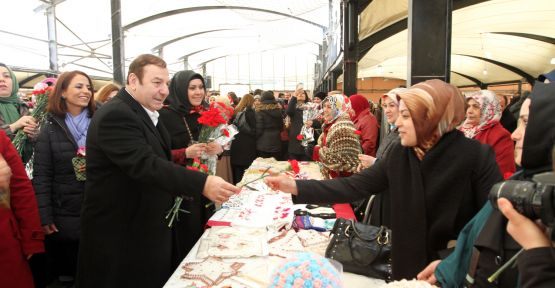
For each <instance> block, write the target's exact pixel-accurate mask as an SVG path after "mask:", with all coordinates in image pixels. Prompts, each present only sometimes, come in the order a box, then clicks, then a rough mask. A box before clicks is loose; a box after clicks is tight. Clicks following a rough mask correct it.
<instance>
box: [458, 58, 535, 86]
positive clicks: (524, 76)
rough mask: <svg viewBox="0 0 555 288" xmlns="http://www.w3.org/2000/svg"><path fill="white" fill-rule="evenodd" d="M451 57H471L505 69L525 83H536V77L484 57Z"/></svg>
mask: <svg viewBox="0 0 555 288" xmlns="http://www.w3.org/2000/svg"><path fill="white" fill-rule="evenodd" d="M453 55H459V56H466V57H471V58H474V59H479V60H482V61H486V62H488V63H491V64H495V65H497V66H499V67H502V68H505V69H507V70H509V71H511V72H513V73H515V74H517V75H519V76H521V77H522V78H524V79H526V81H527V82H528V83H530V84H534V82H536V77H534V76H532V75H530V74H528V73H526V72H524V71H523V70H521V69H519V68H517V67H515V66H511V65H509V64H506V63H503V62H499V61H495V60H492V59H488V58H485V57H480V56H474V55H467V54H453Z"/></svg>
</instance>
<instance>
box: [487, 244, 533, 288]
mask: <svg viewBox="0 0 555 288" xmlns="http://www.w3.org/2000/svg"><path fill="white" fill-rule="evenodd" d="M522 251H524V248H522V249H520V251H518V253H516V254H515V255H514V256H513V257H512V258H511V259H509V261H507V263H505V264H503V266H501V268H499V269H498V270H497V271H495V273H493V274H492V275H491V276H489V278H488V282H489V283H493V281H495V280H496V279H497V278H499V275H501V273H503V271H505V270H506V269H507V268H509V266H511V265H512V264H513V263H515V261H516V258H518V255H520V254H521V253H522Z"/></svg>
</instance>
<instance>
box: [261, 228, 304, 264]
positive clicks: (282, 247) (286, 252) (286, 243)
mask: <svg viewBox="0 0 555 288" xmlns="http://www.w3.org/2000/svg"><path fill="white" fill-rule="evenodd" d="M268 243H269V245H270V255H272V256H279V257H283V258H287V257H289V256H291V255H292V254H294V253H296V252H302V251H304V247H303V245H302V244H301V241H300V240H299V237H297V233H295V231H294V230H292V229H291V230H287V231H283V232H282V233H281V234H280V235H278V236H276V237H274V238H272V239H270V241H268Z"/></svg>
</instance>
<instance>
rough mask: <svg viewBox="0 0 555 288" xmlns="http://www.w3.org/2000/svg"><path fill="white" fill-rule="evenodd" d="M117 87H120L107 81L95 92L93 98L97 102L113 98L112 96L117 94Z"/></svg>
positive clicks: (104, 101) (102, 102)
mask: <svg viewBox="0 0 555 288" xmlns="http://www.w3.org/2000/svg"><path fill="white" fill-rule="evenodd" d="M119 89H121V87H120V86H119V85H117V84H115V83H108V84H106V85H104V86H102V87H101V88H100V89H99V90H98V91H97V92H96V96H95V97H94V100H96V101H97V102H99V103H101V104H104V103H106V102H108V101H110V100H112V98H114V96H116V95H117V94H118V91H119Z"/></svg>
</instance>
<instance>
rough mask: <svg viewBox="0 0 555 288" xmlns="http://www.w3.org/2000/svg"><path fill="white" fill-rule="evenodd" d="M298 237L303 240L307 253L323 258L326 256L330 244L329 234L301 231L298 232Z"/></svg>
mask: <svg viewBox="0 0 555 288" xmlns="http://www.w3.org/2000/svg"><path fill="white" fill-rule="evenodd" d="M297 237H299V239H300V240H301V243H302V245H303V246H304V248H305V250H306V251H310V252H314V253H316V254H318V255H321V256H324V254H326V248H327V247H328V244H329V242H330V237H329V233H328V232H318V231H316V230H312V229H310V230H304V229H301V230H299V232H297Z"/></svg>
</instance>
